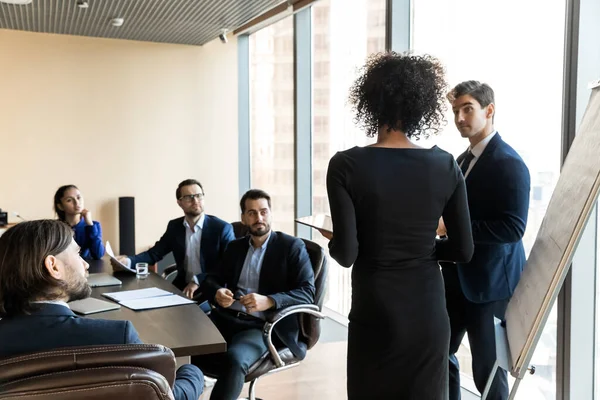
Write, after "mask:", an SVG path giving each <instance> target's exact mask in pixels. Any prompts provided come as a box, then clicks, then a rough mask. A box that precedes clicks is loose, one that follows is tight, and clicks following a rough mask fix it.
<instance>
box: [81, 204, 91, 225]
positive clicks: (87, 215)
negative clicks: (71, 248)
mask: <svg viewBox="0 0 600 400" xmlns="http://www.w3.org/2000/svg"><path fill="white" fill-rule="evenodd" d="M81 216H82V217H83V219H84V220H85V224H86V225H89V226H92V225H94V220H93V219H92V212H91V211H89V210H87V209H85V208H84V209H83V210H82V211H81Z"/></svg>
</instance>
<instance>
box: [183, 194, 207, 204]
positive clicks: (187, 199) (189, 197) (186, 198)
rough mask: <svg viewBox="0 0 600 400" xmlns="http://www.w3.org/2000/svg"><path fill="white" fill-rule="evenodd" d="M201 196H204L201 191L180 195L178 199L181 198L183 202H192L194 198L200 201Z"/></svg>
mask: <svg viewBox="0 0 600 400" xmlns="http://www.w3.org/2000/svg"><path fill="white" fill-rule="evenodd" d="M203 198H204V194H202V193H196V194H186V195H185V196H181V197H180V198H179V200H181V201H185V202H187V203H191V202H193V201H194V200H198V201H200V200H202V199H203Z"/></svg>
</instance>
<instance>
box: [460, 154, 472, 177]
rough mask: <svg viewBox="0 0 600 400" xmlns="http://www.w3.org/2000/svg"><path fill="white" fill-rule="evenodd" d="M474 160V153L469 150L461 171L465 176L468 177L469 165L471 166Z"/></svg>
mask: <svg viewBox="0 0 600 400" xmlns="http://www.w3.org/2000/svg"><path fill="white" fill-rule="evenodd" d="M474 158H475V156H474V155H473V153H471V150H468V151H467V155H466V156H465V158H464V159H463V162H462V164H461V165H460V170H461V171H462V173H463V176H466V175H467V170H468V169H469V165H471V161H473V159H474Z"/></svg>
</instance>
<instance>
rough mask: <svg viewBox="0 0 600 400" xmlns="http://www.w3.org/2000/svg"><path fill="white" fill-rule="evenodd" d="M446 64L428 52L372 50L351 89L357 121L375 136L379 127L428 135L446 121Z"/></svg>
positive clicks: (410, 134)
mask: <svg viewBox="0 0 600 400" xmlns="http://www.w3.org/2000/svg"><path fill="white" fill-rule="evenodd" d="M446 92H447V83H446V80H445V76H444V67H443V66H442V64H441V63H440V62H439V61H438V60H437V59H436V58H434V57H432V56H429V55H422V56H417V55H412V54H407V53H405V54H398V53H395V52H388V53H377V54H373V55H372V56H371V57H369V59H368V60H367V63H366V64H365V66H364V67H363V68H362V69H361V76H360V77H359V78H358V79H357V80H356V81H355V82H354V85H353V86H352V88H351V89H350V97H349V100H350V103H351V104H352V106H353V109H354V110H355V111H356V116H355V118H354V121H355V122H356V124H357V125H359V126H360V127H362V128H363V129H365V130H366V133H367V136H369V137H373V136H375V135H376V134H377V132H378V131H379V128H380V127H382V126H384V125H387V126H388V127H389V129H394V130H400V131H402V132H404V134H406V136H407V137H409V138H413V137H414V138H416V139H420V138H428V137H429V136H430V135H432V134H437V133H439V131H440V130H441V127H442V126H443V125H445V124H446V119H445V117H444V113H445V111H446V102H445V101H444V100H445V97H446Z"/></svg>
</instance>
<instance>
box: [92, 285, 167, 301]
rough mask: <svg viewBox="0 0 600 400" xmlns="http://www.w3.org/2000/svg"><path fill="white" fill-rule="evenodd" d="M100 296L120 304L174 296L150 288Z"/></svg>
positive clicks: (164, 291)
mask: <svg viewBox="0 0 600 400" xmlns="http://www.w3.org/2000/svg"><path fill="white" fill-rule="evenodd" d="M102 296H105V297H108V298H109V299H113V300H115V301H117V302H119V303H121V302H123V301H128V300H137V299H151V298H154V297H165V296H175V294H173V293H171V292H167V291H166V290H163V289H159V288H156V287H152V288H145V289H135V290H124V291H122V292H110V293H102Z"/></svg>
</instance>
